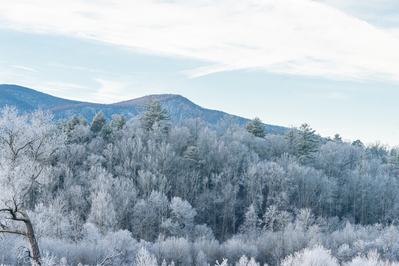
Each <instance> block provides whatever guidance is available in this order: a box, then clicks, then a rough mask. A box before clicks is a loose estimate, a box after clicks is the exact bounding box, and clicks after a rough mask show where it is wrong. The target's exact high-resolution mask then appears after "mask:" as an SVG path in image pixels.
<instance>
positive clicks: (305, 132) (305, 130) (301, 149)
mask: <svg viewBox="0 0 399 266" xmlns="http://www.w3.org/2000/svg"><path fill="white" fill-rule="evenodd" d="M315 132H316V130H313V129H312V128H311V127H310V126H309V125H308V124H306V123H305V124H302V125H301V127H300V128H299V143H298V154H299V156H300V157H301V160H302V161H303V162H306V161H307V160H309V159H310V158H312V156H311V153H312V152H316V151H317V146H318V144H319V141H318V138H317V136H316V134H315Z"/></svg>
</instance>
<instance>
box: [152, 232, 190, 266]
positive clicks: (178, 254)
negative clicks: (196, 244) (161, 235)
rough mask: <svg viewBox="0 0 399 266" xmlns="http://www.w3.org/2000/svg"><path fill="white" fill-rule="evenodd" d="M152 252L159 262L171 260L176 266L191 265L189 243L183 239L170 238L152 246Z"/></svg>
mask: <svg viewBox="0 0 399 266" xmlns="http://www.w3.org/2000/svg"><path fill="white" fill-rule="evenodd" d="M153 250H154V253H155V255H156V256H157V258H158V259H159V260H160V261H163V260H164V259H165V260H166V261H167V262H171V261H172V260H173V261H174V262H175V263H176V265H192V264H193V263H192V262H193V258H192V255H191V243H190V242H188V241H187V239H185V238H177V237H171V238H168V239H166V240H165V241H160V242H157V243H155V244H154V246H153Z"/></svg>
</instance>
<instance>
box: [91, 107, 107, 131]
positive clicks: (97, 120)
mask: <svg viewBox="0 0 399 266" xmlns="http://www.w3.org/2000/svg"><path fill="white" fill-rule="evenodd" d="M106 124H107V118H105V116H104V113H103V112H102V111H100V112H98V113H97V114H96V116H95V117H94V118H93V121H92V122H91V126H90V130H91V131H92V132H93V133H99V132H100V131H101V130H103V128H104V127H105V125H106Z"/></svg>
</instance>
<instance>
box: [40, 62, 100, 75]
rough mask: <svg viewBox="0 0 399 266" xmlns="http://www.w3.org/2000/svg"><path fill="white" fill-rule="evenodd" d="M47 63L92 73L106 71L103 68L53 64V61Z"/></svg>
mask: <svg viewBox="0 0 399 266" xmlns="http://www.w3.org/2000/svg"><path fill="white" fill-rule="evenodd" d="M47 65H49V66H55V67H62V68H72V69H77V70H83V71H88V72H92V73H106V72H105V71H103V70H98V69H91V68H86V67H79V66H67V65H61V64H55V63H48V64H47Z"/></svg>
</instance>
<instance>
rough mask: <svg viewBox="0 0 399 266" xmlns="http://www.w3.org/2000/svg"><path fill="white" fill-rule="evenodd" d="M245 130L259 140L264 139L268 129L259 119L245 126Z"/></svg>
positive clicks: (256, 118)
mask: <svg viewBox="0 0 399 266" xmlns="http://www.w3.org/2000/svg"><path fill="white" fill-rule="evenodd" d="M245 129H246V130H247V131H248V132H249V133H251V134H253V135H255V136H256V137H259V138H264V137H265V136H266V132H265V131H266V127H265V125H263V123H262V120H260V119H259V118H258V117H255V118H254V119H252V120H251V121H250V122H248V124H247V125H246V126H245Z"/></svg>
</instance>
